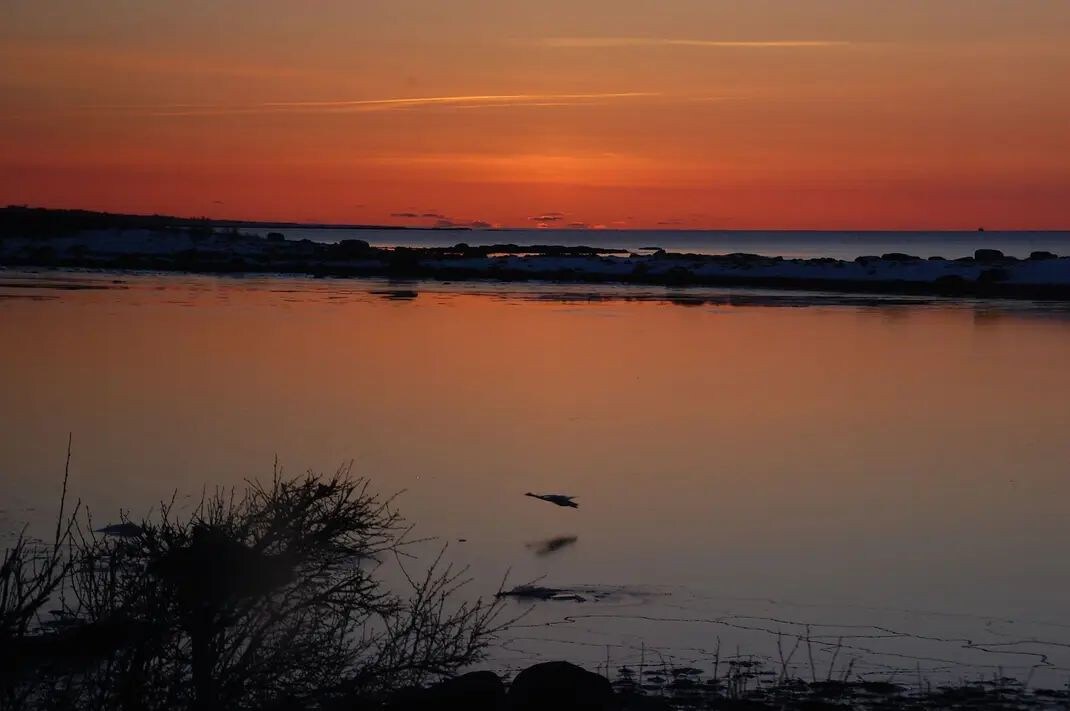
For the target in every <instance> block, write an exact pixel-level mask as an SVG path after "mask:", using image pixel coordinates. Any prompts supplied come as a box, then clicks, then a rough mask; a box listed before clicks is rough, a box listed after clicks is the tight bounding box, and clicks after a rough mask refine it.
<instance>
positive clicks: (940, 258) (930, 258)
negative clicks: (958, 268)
mask: <svg viewBox="0 0 1070 711" xmlns="http://www.w3.org/2000/svg"><path fill="white" fill-rule="evenodd" d="M929 261H930V262H946V261H947V259H945V258H944V257H938V256H933V257H929Z"/></svg>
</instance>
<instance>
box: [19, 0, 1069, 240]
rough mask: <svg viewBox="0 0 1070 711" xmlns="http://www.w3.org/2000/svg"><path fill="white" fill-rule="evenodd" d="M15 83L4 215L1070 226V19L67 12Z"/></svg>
mask: <svg viewBox="0 0 1070 711" xmlns="http://www.w3.org/2000/svg"><path fill="white" fill-rule="evenodd" d="M0 67H2V68H3V72H2V74H0V203H3V204H9V203H13V204H32V205H41V206H52V207H83V208H91V209H100V210H112V211H124V212H160V213H169V214H180V215H208V216H212V217H220V218H240V219H264V220H292V221H315V222H345V223H369V224H397V225H420V226H435V225H447V224H452V225H476V226H483V225H495V226H515V227H531V226H534V225H543V226H552V227H566V226H570V225H571V226H573V227H577V228H579V227H607V228H658V229H679V228H727V229H745V228H829V229H837V228H844V229H849V228H871V229H908V228H954V229H962V228H965V229H972V228H975V227H978V226H982V225H983V226H986V227H990V228H1027V229H1058V228H1066V227H1067V226H1068V223H1070V209H1068V208H1067V205H1068V204H1070V163H1068V161H1067V158H1066V157H1067V156H1068V155H1070V130H1068V128H1067V127H1068V126H1070V82H1068V81H1067V80H1066V77H1067V76H1070V4H1067V3H1063V2H1029V3H1008V2H1002V1H997V0H946V1H944V2H939V3H934V2H925V1H922V0H909V1H903V0H894V1H893V0H875V1H874V2H865V3H860V2H856V1H853V0H814V1H813V2H808V3H795V2H790V1H789V0H762V1H757V2H748V3H737V2H729V1H728V0H677V1H676V2H672V3H665V4H659V5H655V4H651V3H646V2H639V0H628V1H625V2H620V1H618V0H614V1H610V0H584V1H583V2H576V1H575V0H573V1H572V2H565V1H564V0H547V1H545V2H501V3H484V2H476V1H475V0H466V1H460V2H449V3H443V2H436V1H434V0H396V1H392V2H378V0H373V1H370V2H360V3H353V2H343V1H341V0H326V1H324V2H318V3H314V4H312V5H305V4H296V3H292V2H284V1H283V0H265V1H264V2H261V3H257V4H256V7H255V8H253V7H252V6H250V5H249V4H248V3H243V2H238V1H237V0H220V1H218V2H211V3H209V2H194V3H182V4H177V3H134V2H127V1H126V0H100V2H97V3H59V2H55V1H52V0H46V1H44V2H35V3H17V4H12V6H11V7H9V8H6V9H5V11H4V22H3V23H0ZM547 218H549V219H547Z"/></svg>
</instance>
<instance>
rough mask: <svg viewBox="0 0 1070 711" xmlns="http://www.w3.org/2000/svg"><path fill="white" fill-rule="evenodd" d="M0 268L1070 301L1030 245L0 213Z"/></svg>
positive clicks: (1059, 264) (1069, 291)
mask: <svg viewBox="0 0 1070 711" xmlns="http://www.w3.org/2000/svg"><path fill="white" fill-rule="evenodd" d="M0 217H2V216H0ZM0 267H45V268H91V269H104V270H152V271H175V272H192V273H210V274H221V273H222V274H234V273H284V274H304V275H311V276H317V277H369V276H370V277H375V276H382V277H391V278H420V279H435V280H444V281H461V280H498V281H527V280H544V281H555V282H570V283H623V284H644V285H671V286H713V287H749V288H762V289H791V290H806V291H831V292H839V293H864V294H877V293H879V294H905V295H922V296H953V297H978V298H1008V299H1043V300H1058V301H1068V300H1070V257H1060V256H1057V255H1055V254H1052V253H1050V252H1033V253H1032V254H1031V255H1030V256H1029V257H1028V258H1026V259H1018V258H1015V257H1011V256H1007V255H1004V254H1003V253H1001V252H999V251H997V250H991V249H978V250H976V251H975V253H974V254H973V256H970V257H963V258H959V259H944V258H939V257H931V258H928V259H923V258H921V257H917V256H913V255H908V254H901V253H889V254H883V255H879V256H878V255H873V256H863V257H859V258H857V259H855V260H852V261H845V260H837V259H831V258H819V259H787V258H783V257H779V256H762V255H757V254H744V253H735V254H725V255H703V254H684V253H670V252H665V251H664V250H639V251H636V252H629V251H627V250H620V249H605V248H596V247H564V246H555V245H517V244H508V243H503V244H495V245H487V246H469V245H467V244H464V243H459V244H457V245H455V246H453V247H423V248H412V247H394V248H385V247H375V246H372V245H370V244H369V243H368V242H366V241H364V240H356V239H348V240H342V241H341V242H338V243H333V244H325V243H319V242H312V241H311V240H307V239H304V240H288V239H286V238H285V237H284V236H283V235H282V234H280V233H268V234H267V235H265V236H260V235H252V234H244V233H241V232H240V231H238V229H237V228H225V229H223V230H220V229H219V228H217V227H212V226H200V225H181V226H175V227H157V226H154V227H151V228H138V227H127V226H120V227H113V228H105V229H70V228H66V227H64V228H61V229H58V230H57V229H52V230H48V231H41V230H34V229H33V228H32V226H31V227H30V228H27V227H26V226H25V225H24V224H11V223H10V222H8V223H5V222H4V221H3V220H2V219H0Z"/></svg>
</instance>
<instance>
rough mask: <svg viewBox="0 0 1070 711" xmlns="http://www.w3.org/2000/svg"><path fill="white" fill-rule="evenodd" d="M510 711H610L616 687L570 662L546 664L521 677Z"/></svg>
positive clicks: (511, 694)
mask: <svg viewBox="0 0 1070 711" xmlns="http://www.w3.org/2000/svg"><path fill="white" fill-rule="evenodd" d="M507 699H508V702H509V705H508V708H509V709H510V711H546V710H547V709H552V710H553V711H609V710H610V709H612V708H614V705H615V704H614V697H613V687H612V686H611V685H610V683H609V681H608V680H607V679H606V678H605V677H603V676H600V675H598V674H594V673H592V672H589V671H587V670H585V669H581V668H580V667H578V666H576V665H575V664H569V663H568V662H544V663H542V664H536V665H535V666H533V667H528V668H527V669H525V670H524V671H522V672H520V674H518V675H517V677H516V679H514V680H513V683H512V684H511V685H510V687H509V694H508V696H507Z"/></svg>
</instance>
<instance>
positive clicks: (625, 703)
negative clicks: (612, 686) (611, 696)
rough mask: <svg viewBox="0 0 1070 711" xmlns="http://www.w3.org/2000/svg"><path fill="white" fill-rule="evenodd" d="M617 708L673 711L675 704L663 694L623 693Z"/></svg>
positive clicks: (637, 710) (639, 710)
mask: <svg viewBox="0 0 1070 711" xmlns="http://www.w3.org/2000/svg"><path fill="white" fill-rule="evenodd" d="M619 702H620V703H619V705H618V707H617V708H619V709H620V711H672V709H673V705H672V704H671V703H669V700H668V699H666V698H664V697H661V696H640V695H639V694H622V695H621V696H620V700H619Z"/></svg>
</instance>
